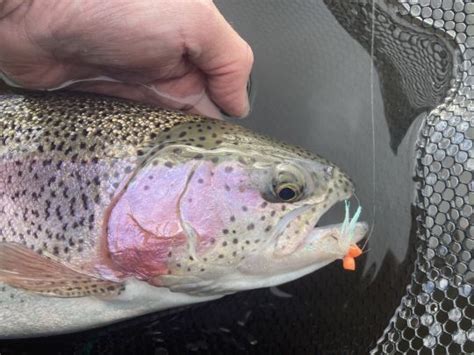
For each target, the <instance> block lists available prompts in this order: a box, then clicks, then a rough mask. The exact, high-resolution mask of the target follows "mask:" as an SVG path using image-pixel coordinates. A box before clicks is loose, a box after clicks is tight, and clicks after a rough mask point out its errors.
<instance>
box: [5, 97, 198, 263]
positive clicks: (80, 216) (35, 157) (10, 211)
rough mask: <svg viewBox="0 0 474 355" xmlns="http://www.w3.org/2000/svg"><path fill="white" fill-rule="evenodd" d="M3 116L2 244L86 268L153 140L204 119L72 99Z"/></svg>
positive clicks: (45, 100)
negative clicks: (108, 214) (113, 206)
mask: <svg viewBox="0 0 474 355" xmlns="http://www.w3.org/2000/svg"><path fill="white" fill-rule="evenodd" d="M44 107H47V108H48V109H47V111H46V112H45V110H44ZM0 111H1V112H2V116H1V117H0V129H1V130H2V143H1V149H0V152H1V154H0V166H1V169H0V204H1V206H2V209H1V212H0V213H1V216H2V218H0V233H1V234H0V238H1V241H3V242H16V243H21V244H23V245H25V246H27V247H28V248H30V249H31V250H33V251H35V252H37V253H38V254H43V253H44V254H47V255H51V256H54V257H57V258H58V259H61V260H66V261H67V262H69V263H71V265H73V266H74V265H75V266H77V267H79V268H81V269H83V268H85V267H87V266H88V265H87V263H85V261H87V260H95V259H97V257H96V254H97V252H98V249H97V248H96V247H95V246H96V242H97V239H98V238H99V237H100V232H99V231H100V230H101V228H102V223H103V218H104V211H105V210H106V208H107V207H108V206H109V205H110V203H111V201H112V199H113V198H114V196H115V194H116V193H117V191H119V190H120V189H121V188H122V187H123V183H124V182H125V181H127V178H128V176H130V175H131V174H132V172H133V171H134V170H135V169H136V168H137V166H138V164H139V163H140V162H141V161H142V160H143V158H142V156H143V155H144V154H145V152H146V151H147V150H148V149H149V148H150V147H151V146H155V145H156V144H155V142H154V141H153V140H154V139H155V140H156V137H157V136H158V135H159V133H161V132H163V131H166V130H168V129H169V128H171V127H172V126H173V125H175V124H177V123H182V122H186V121H195V120H197V119H198V118H197V117H193V116H188V115H183V114H180V113H177V112H172V111H166V110H160V111H152V110H151V109H150V108H148V107H143V108H140V110H138V109H137V108H136V107H134V106H132V105H130V104H127V103H123V102H120V101H116V100H113V101H112V100H111V99H108V98H101V99H97V98H92V97H89V96H87V95H79V96H71V95H67V94H59V95H51V96H46V97H45V96H44V95H38V96H35V95H32V96H29V97H17V98H13V99H12V101H0ZM91 112H93V114H90V113H91ZM89 271H91V269H90V268H89Z"/></svg>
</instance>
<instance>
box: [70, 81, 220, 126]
mask: <svg viewBox="0 0 474 355" xmlns="http://www.w3.org/2000/svg"><path fill="white" fill-rule="evenodd" d="M201 76H202V75H189V76H187V77H183V78H180V79H175V80H171V81H163V82H156V83H153V84H149V85H144V84H129V83H123V82H118V81H102V80H88V81H83V82H76V83H74V84H73V85H70V86H68V87H67V89H69V90H75V91H83V92H90V93H97V94H105V95H112V96H117V97H121V98H125V99H129V100H134V101H138V102H143V103H149V104H153V105H157V106H160V107H163V108H169V109H176V110H180V111H185V112H192V113H198V114H201V115H204V116H208V117H212V118H221V114H220V112H219V110H218V109H217V107H216V106H215V104H214V103H213V102H212V101H211V100H210V99H209V98H208V96H207V94H206V90H205V84H204V82H203V80H202V78H201ZM199 79H201V80H199Z"/></svg>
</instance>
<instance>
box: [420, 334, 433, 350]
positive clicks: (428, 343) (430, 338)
mask: <svg viewBox="0 0 474 355" xmlns="http://www.w3.org/2000/svg"><path fill="white" fill-rule="evenodd" d="M423 345H424V346H426V347H427V348H432V347H434V346H435V345H436V338H435V337H434V336H432V335H427V336H426V337H424V338H423Z"/></svg>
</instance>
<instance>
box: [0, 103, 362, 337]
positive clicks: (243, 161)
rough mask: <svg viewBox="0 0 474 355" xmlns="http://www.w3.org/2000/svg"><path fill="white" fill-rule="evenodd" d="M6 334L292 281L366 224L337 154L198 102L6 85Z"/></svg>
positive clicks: (67, 326)
mask: <svg viewBox="0 0 474 355" xmlns="http://www.w3.org/2000/svg"><path fill="white" fill-rule="evenodd" d="M0 112H1V113H0V132H1V135H0V138H1V143H0V166H1V169H0V203H1V205H0V206H1V210H0V318H1V319H2V321H1V322H0V337H3V338H10V337H28V336H39V335H50V334H56V333H62V332H71V331H76V330H82V329H86V328H90V327H94V326H99V325H104V324H108V323H111V322H115V321H118V320H121V319H126V318H130V317H133V316H137V315H140V314H144V313H148V312H152V311H158V310H163V309H168V308H172V307H176V306H180V305H186V304H192V303H196V302H202V301H208V300H212V299H215V298H218V297H221V296H223V295H225V294H229V293H233V292H237V291H240V290H245V289H252V288H258V287H267V286H273V285H277V284H281V283H284V282H288V281H291V280H293V279H295V278H298V277H301V276H303V275H305V274H307V273H309V272H312V271H314V270H316V269H318V268H320V267H322V266H324V265H326V264H328V263H330V262H332V261H334V260H336V259H341V258H343V257H344V256H345V255H346V254H347V252H348V249H349V248H350V246H351V245H353V244H354V243H356V242H357V241H358V240H360V239H361V238H362V237H363V236H364V234H365V232H366V231H367V226H366V225H365V224H364V223H357V224H355V225H353V228H352V230H351V231H350V232H348V231H347V230H346V229H345V228H343V227H342V225H336V226H331V227H326V228H314V226H315V225H316V223H317V222H318V220H319V218H320V217H321V216H322V215H323V214H324V213H325V212H326V211H327V210H328V209H329V208H331V207H332V206H333V205H334V204H335V203H337V202H338V201H342V200H345V199H348V198H349V197H350V196H351V194H352V193H353V186H352V183H351V182H350V180H349V178H348V177H347V176H346V175H345V174H344V173H343V172H342V171H341V170H340V169H339V168H338V167H336V166H335V165H334V164H332V163H330V162H328V161H327V160H325V159H323V158H321V157H319V156H316V155H313V154H311V153H309V152H307V151H305V150H303V149H301V148H298V147H293V146H289V145H286V144H283V143H280V142H277V141H274V140H272V139H269V138H266V137H263V136H260V135H258V134H255V133H253V132H250V131H248V130H246V129H244V128H242V127H240V126H236V125H232V124H229V123H226V122H222V121H216V120H211V119H207V118H203V117H200V116H193V115H186V114H183V113H179V112H174V111H167V110H160V109H156V108H152V107H149V106H145V105H139V104H133V103H129V102H126V101H122V100H118V99H113V98H107V97H94V96H87V95H76V94H74V95H72V94H27V95H10V96H3V97H2V98H1V99H0Z"/></svg>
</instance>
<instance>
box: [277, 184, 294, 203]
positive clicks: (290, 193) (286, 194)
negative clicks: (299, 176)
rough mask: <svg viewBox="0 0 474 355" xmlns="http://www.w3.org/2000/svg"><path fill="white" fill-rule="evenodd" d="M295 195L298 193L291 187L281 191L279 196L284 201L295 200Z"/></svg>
mask: <svg viewBox="0 0 474 355" xmlns="http://www.w3.org/2000/svg"><path fill="white" fill-rule="evenodd" d="M295 195H296V192H295V191H294V190H292V189H290V188H289V187H284V188H282V189H281V190H280V192H278V196H279V197H280V198H281V199H282V200H284V201H288V200H291V199H293V198H294V197H295Z"/></svg>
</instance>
